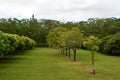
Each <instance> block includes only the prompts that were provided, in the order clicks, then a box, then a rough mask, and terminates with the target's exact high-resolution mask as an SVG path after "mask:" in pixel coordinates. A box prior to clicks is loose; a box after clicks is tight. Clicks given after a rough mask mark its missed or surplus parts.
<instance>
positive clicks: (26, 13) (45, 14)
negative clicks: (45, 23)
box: [0, 0, 120, 21]
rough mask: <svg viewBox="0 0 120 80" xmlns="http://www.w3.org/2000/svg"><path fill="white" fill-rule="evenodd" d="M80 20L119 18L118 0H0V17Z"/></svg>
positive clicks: (119, 4)
mask: <svg viewBox="0 0 120 80" xmlns="http://www.w3.org/2000/svg"><path fill="white" fill-rule="evenodd" d="M32 14H34V15H35V17H36V18H37V19H43V18H44V19H55V20H62V21H80V20H87V19H88V18H107V17H117V18H120V0H0V18H9V17H13V18H30V17H31V15H32Z"/></svg>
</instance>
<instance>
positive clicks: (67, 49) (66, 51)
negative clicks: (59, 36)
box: [66, 48, 68, 56]
mask: <svg viewBox="0 0 120 80" xmlns="http://www.w3.org/2000/svg"><path fill="white" fill-rule="evenodd" d="M67 50H68V49H67V48H66V56H67Z"/></svg>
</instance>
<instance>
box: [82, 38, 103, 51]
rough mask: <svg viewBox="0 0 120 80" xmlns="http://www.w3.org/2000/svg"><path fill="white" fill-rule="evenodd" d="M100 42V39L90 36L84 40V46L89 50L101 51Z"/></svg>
mask: <svg viewBox="0 0 120 80" xmlns="http://www.w3.org/2000/svg"><path fill="white" fill-rule="evenodd" d="M100 42H101V41H100V40H99V39H98V37H94V36H89V37H88V38H86V39H85V40H84V42H83V46H84V47H86V48H87V49H89V50H94V51H98V50H99V47H98V45H99V44H100Z"/></svg>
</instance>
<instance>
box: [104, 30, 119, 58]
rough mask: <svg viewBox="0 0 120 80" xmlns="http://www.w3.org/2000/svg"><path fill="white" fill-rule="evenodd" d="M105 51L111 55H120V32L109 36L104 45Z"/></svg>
mask: <svg viewBox="0 0 120 80" xmlns="http://www.w3.org/2000/svg"><path fill="white" fill-rule="evenodd" d="M104 53H106V54H109V55H115V56H116V55H117V56H119V55H120V32H119V33H116V34H114V35H113V36H111V37H110V38H109V40H108V41H107V42H106V44H105V46H104Z"/></svg>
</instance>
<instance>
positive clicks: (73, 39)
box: [66, 27, 83, 47]
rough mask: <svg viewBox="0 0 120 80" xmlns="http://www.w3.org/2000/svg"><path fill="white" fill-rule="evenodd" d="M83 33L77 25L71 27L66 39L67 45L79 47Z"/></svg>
mask: <svg viewBox="0 0 120 80" xmlns="http://www.w3.org/2000/svg"><path fill="white" fill-rule="evenodd" d="M82 39H83V34H82V31H80V30H79V28H77V27H73V28H72V29H71V30H70V31H69V32H68V36H67V39H66V44H67V46H68V47H80V46H81V45H82Z"/></svg>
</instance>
